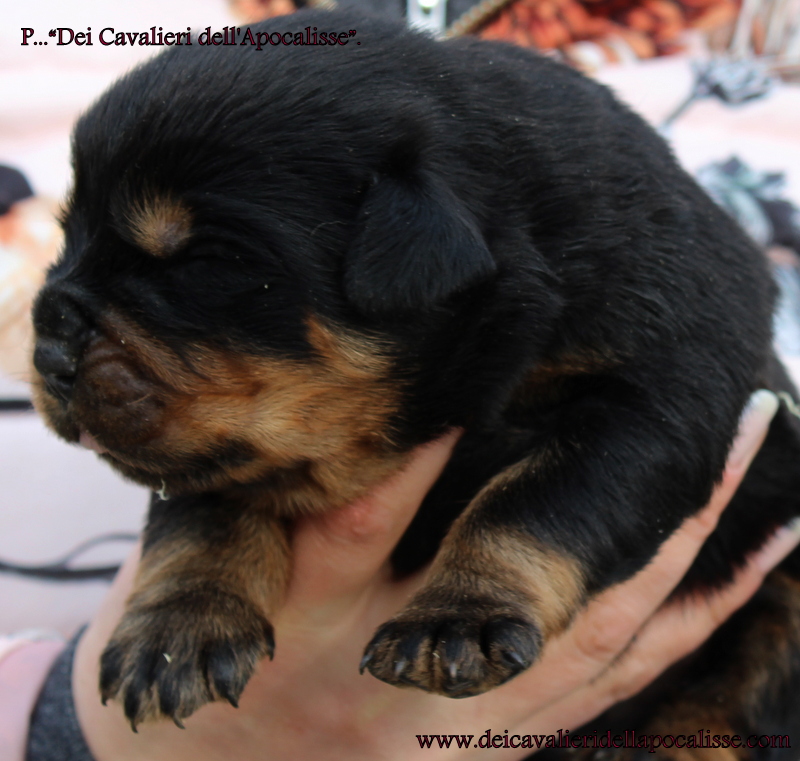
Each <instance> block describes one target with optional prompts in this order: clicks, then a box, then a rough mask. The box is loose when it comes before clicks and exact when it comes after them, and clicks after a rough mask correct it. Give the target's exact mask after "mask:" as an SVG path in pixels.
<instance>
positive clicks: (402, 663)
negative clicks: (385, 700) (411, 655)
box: [394, 658, 408, 677]
mask: <svg viewBox="0 0 800 761" xmlns="http://www.w3.org/2000/svg"><path fill="white" fill-rule="evenodd" d="M406 666H408V661H407V660H406V659H405V658H400V660H398V661H396V662H395V664H394V675H395V676H396V677H399V676H400V674H402V673H403V669H405V667H406Z"/></svg>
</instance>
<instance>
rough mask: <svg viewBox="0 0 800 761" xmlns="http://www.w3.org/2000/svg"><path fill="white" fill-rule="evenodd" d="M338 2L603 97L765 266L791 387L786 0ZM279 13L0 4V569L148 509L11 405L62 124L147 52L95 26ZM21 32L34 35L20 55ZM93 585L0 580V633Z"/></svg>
mask: <svg viewBox="0 0 800 761" xmlns="http://www.w3.org/2000/svg"><path fill="white" fill-rule="evenodd" d="M345 2H346V4H348V5H360V6H361V7H369V8H371V9H372V10H374V11H377V12H381V13H386V14H389V15H394V16H397V17H401V16H403V15H407V16H408V17H409V18H414V19H415V20H416V21H417V23H420V24H421V25H423V26H427V27H428V28H430V29H432V30H433V31H434V32H435V33H437V34H441V35H443V36H454V35H459V34H475V35H478V36H482V37H485V38H489V39H501V40H506V41H509V42H512V43H514V44H518V45H523V46H526V47H531V48H536V49H538V50H540V51H542V52H544V53H545V54H547V55H551V56H554V57H557V58H560V59H561V60H563V61H565V62H566V63H567V64H568V65H572V66H575V67H577V68H580V69H582V70H584V71H586V72H587V73H588V74H590V75H591V76H593V77H595V78H597V79H598V80H599V81H601V82H603V83H605V84H607V85H608V86H610V87H611V88H612V89H614V90H615V92H616V93H617V94H618V96H619V97H620V98H622V99H623V100H625V101H626V102H627V103H629V104H630V105H631V107H633V108H634V109H635V110H637V111H638V112H639V113H641V114H642V115H643V116H644V117H645V118H646V119H647V120H648V121H650V122H651V123H652V124H653V125H654V126H656V127H658V128H660V129H661V130H662V133H663V134H664V135H665V137H666V138H667V139H668V140H669V141H670V143H671V144H672V146H673V149H674V151H675V153H676V155H677V157H678V159H679V160H680V162H681V163H682V164H683V165H684V166H685V167H686V169H687V170H689V171H690V172H692V173H693V174H695V176H696V177H697V178H698V179H699V180H700V181H701V182H702V183H703V184H704V186H705V187H706V188H707V189H708V191H709V193H710V194H711V195H712V197H713V198H714V199H715V200H716V201H717V202H718V203H720V204H721V205H722V206H723V207H725V208H726V209H727V210H728V211H729V213H730V214H731V215H732V216H734V217H735V218H736V219H737V220H738V221H739V223H740V224H741V225H742V226H743V227H744V228H745V229H746V230H747V231H748V233H750V235H751V236H752V237H753V239H754V240H755V241H756V242H757V243H758V244H759V245H760V246H761V247H762V248H763V249H764V251H765V253H766V254H767V255H768V256H769V257H770V258H771V260H772V262H773V266H774V268H775V272H776V276H777V278H778V281H779V283H780V284H781V288H782V293H783V298H782V302H781V305H780V309H779V313H778V316H777V318H776V341H777V343H778V347H779V350H780V351H781V353H782V355H783V356H784V357H785V358H786V360H787V363H788V364H789V365H790V366H791V367H792V368H793V370H794V371H795V373H796V377H800V275H798V272H800V269H798V254H800V212H798V206H800V0H743V1H740V0H483V1H482V2H480V0H477V1H476V0H447V2H446V5H445V0H339V3H340V4H344V3H345ZM315 4H316V5H319V6H321V7H327V6H330V5H332V4H334V0H315ZM294 9H295V4H294V3H293V2H292V0H263V1H262V0H230V2H229V1H227V0H138V1H137V2H136V3H124V4H122V3H113V4H112V3H108V2H100V1H99V0H59V1H58V2H55V0H37V2H36V3H23V2H18V1H16V2H11V1H10V0H1V1H0V10H2V13H0V19H2V26H0V561H3V562H5V563H9V564H14V565H28V566H42V565H46V564H49V563H52V561H55V560H57V559H59V558H61V557H62V556H64V555H66V554H67V553H68V552H69V551H70V550H72V549H74V548H75V547H77V546H78V545H80V544H81V542H83V541H85V540H87V539H90V538H92V537H98V536H104V535H107V534H109V533H123V534H127V535H130V536H132V535H135V534H136V533H138V531H139V530H140V528H141V525H142V522H143V517H144V512H145V509H146V506H147V499H148V495H147V493H146V491H145V490H143V489H141V488H140V487H137V486H135V485H132V484H129V483H125V482H124V481H122V480H121V478H120V477H118V476H117V475H116V474H115V473H113V472H112V471H111V470H110V468H108V467H107V466H106V465H105V464H104V463H102V462H100V461H99V460H97V458H96V455H95V454H94V453H92V452H90V451H86V450H81V449H78V448H77V447H71V446H68V445H66V444H64V443H63V442H61V441H59V440H57V439H56V438H55V437H54V436H53V435H52V434H50V433H49V432H48V431H47V430H46V429H45V428H44V426H43V425H42V423H41V421H40V420H39V418H38V417H37V415H36V414H35V413H34V412H33V411H31V410H30V409H29V403H28V402H29V398H30V393H29V388H28V383H27V378H28V370H27V366H28V354H29V341H30V328H29V318H28V312H29V309H30V305H31V301H32V299H33V297H34V295H35V293H36V291H37V289H38V287H39V285H40V284H41V282H42V280H43V277H44V271H45V269H46V267H47V266H48V264H49V263H50V262H52V261H53V259H54V258H55V257H56V255H57V252H58V248H59V238H60V233H59V230H58V225H57V223H56V221H55V214H56V213H57V210H58V206H59V203H60V202H61V200H62V199H63V197H64V194H65V192H66V190H67V188H68V186H69V179H70V168H69V134H70V129H71V126H72V124H73V122H74V120H75V118H76V117H77V116H78V115H79V114H80V113H81V111H82V110H83V109H85V108H86V107H87V106H88V105H89V104H90V103H91V102H92V101H93V100H94V99H95V98H96V97H97V96H98V95H99V94H100V93H101V92H102V91H103V90H104V89H105V88H106V87H107V86H108V85H109V84H110V83H111V82H113V81H114V80H115V79H116V78H117V77H118V76H119V75H120V74H122V73H123V72H125V71H126V70H127V69H129V68H130V67H132V66H134V65H135V64H136V63H137V62H139V61H141V60H143V59H145V58H147V57H149V56H150V55H153V54H154V53H157V52H158V50H159V49H160V48H157V47H155V48H153V47H138V46H136V47H131V46H124V47H122V46H101V45H99V44H98V43H97V34H98V33H99V31H100V30H101V29H103V28H105V27H114V29H115V30H116V31H125V32H133V31H138V32H146V31H148V30H149V29H150V27H152V26H155V27H163V30H164V31H165V32H166V31H185V30H186V28H187V27H190V28H192V29H194V30H201V29H205V27H207V26H210V27H211V28H212V30H215V29H221V28H222V27H224V26H226V25H229V24H239V25H241V24H246V23H249V22H253V21H256V20H260V19H262V18H266V17H269V16H275V15H282V14H285V13H290V12H292V11H293V10H294ZM23 28H31V29H34V30H35V33H34V36H32V37H31V38H30V39H29V40H28V42H29V44H28V45H26V46H23V45H22V44H21V43H22V41H23V32H22V29H23ZM57 28H64V29H72V30H73V31H74V32H75V33H78V32H87V30H89V28H91V30H92V31H93V34H94V37H93V39H94V42H95V44H94V45H92V46H88V45H84V46H79V45H77V44H75V43H73V44H70V45H61V46H59V45H57V44H56V42H58V39H57V38H51V37H49V36H48V34H47V33H48V31H49V30H50V29H57ZM68 38H69V34H68V33H67V34H66V36H65V39H68ZM45 41H46V42H48V44H47V45H35V44H33V43H34V42H45ZM263 54H264V55H268V54H269V50H268V49H267V50H266V51H264V52H263ZM130 546H131V545H130V541H129V540H128V539H125V540H123V541H116V542H108V543H104V544H103V545H102V546H99V547H94V548H92V549H90V550H88V551H87V552H85V553H84V554H83V555H81V557H80V558H76V559H75V560H74V561H71V562H72V565H74V566H76V567H79V566H81V565H91V566H95V565H107V564H109V563H115V562H118V561H119V560H120V559H121V558H122V557H124V554H125V553H126V552H127V551H128V549H129V548H130ZM105 588H106V582H104V581H80V582H78V581H70V582H55V581H47V580H40V579H32V578H26V577H23V576H20V575H18V574H16V573H11V572H3V571H0V632H11V631H18V630H23V629H33V628H39V629H41V628H45V629H53V630H56V631H58V632H60V633H62V634H64V635H69V634H71V633H72V632H73V631H74V630H75V628H77V627H78V626H79V625H81V624H82V623H84V622H85V621H86V620H87V619H88V618H89V617H90V616H91V614H92V611H93V610H94V608H95V607H96V606H97V604H98V603H99V600H100V599H101V597H102V595H103V594H104V591H105Z"/></svg>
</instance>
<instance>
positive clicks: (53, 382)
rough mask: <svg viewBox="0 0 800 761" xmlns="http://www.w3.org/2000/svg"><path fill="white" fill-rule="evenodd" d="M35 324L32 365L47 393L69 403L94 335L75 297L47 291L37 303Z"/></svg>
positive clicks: (34, 316) (42, 293) (50, 289)
mask: <svg viewBox="0 0 800 761" xmlns="http://www.w3.org/2000/svg"><path fill="white" fill-rule="evenodd" d="M33 324H34V327H35V328H36V335H37V338H36V347H35V349H34V352H33V365H34V367H35V368H36V370H37V371H38V372H39V374H40V375H41V376H42V380H43V381H44V384H45V386H46V388H47V390H48V391H49V392H50V393H51V394H52V395H53V396H55V397H56V398H57V399H59V400H61V401H62V402H69V400H70V399H71V398H72V394H73V391H74V387H75V376H76V374H77V371H78V362H79V360H80V356H81V354H82V352H83V350H84V348H85V346H86V344H87V343H88V341H89V339H90V337H91V335H92V328H91V323H90V321H89V319H88V318H87V316H86V314H85V312H84V310H83V309H82V308H81V307H80V306H79V305H78V304H77V302H76V301H75V299H74V298H73V297H72V296H70V295H69V294H67V293H65V292H64V291H62V290H59V289H58V288H52V287H48V288H45V289H44V290H43V291H42V292H41V294H40V296H39V298H38V299H37V302H36V306H35V307H34V312H33Z"/></svg>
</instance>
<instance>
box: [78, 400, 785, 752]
mask: <svg viewBox="0 0 800 761" xmlns="http://www.w3.org/2000/svg"><path fill="white" fill-rule="evenodd" d="M776 408H777V400H776V399H775V397H774V396H773V395H771V394H761V395H759V396H757V397H756V404H755V406H754V408H752V409H750V410H749V413H748V414H747V415H746V416H745V417H744V419H743V422H742V426H741V430H740V435H739V437H738V439H737V442H736V445H735V447H734V450H733V452H732V454H731V457H730V458H729V464H728V468H727V470H726V473H725V476H724V479H723V481H722V483H721V484H720V485H719V487H718V488H717V489H716V490H715V492H714V496H713V498H712V500H711V503H710V504H709V506H708V507H706V508H705V509H704V510H703V511H702V512H701V513H700V514H698V515H697V516H696V517H694V518H692V519H690V520H688V521H686V522H685V523H684V525H683V526H682V527H681V529H680V530H679V531H678V532H677V533H676V534H675V535H674V536H673V537H671V538H670V539H668V540H667V541H666V542H665V543H664V545H663V546H662V549H661V551H660V552H659V554H658V556H657V557H656V558H655V559H654V560H653V562H652V563H651V564H650V565H649V566H648V567H647V568H645V569H644V570H643V571H642V572H640V573H639V574H637V576H636V577H634V578H633V579H631V580H630V581H628V582H626V583H624V584H621V585H618V586H617V587H614V588H612V589H610V590H607V591H606V592H605V593H603V594H602V595H600V596H599V597H598V598H596V599H595V600H593V601H592V602H591V603H590V604H589V606H588V607H587V609H586V610H585V611H584V612H583V613H581V614H580V615H579V616H578V617H577V618H576V620H575V621H574V623H573V625H572V626H571V628H570V629H569V630H568V631H567V632H565V633H564V635H562V636H561V637H559V638H557V639H555V640H553V641H552V642H550V643H548V645H547V646H546V647H545V649H544V652H543V654H542V657H541V658H540V660H539V661H538V662H537V663H536V664H535V665H534V666H533V667H532V668H531V669H529V670H528V671H527V672H525V673H524V674H522V675H520V676H519V677H517V678H516V679H514V680H513V681H511V682H509V683H508V684H505V685H503V686H501V687H499V688H497V689H495V690H493V691H491V692H489V693H487V694H485V695H480V696H478V697H474V698H469V699H466V700H451V699H449V698H443V697H440V696H436V695H429V694H427V693H423V692H420V691H418V690H400V689H397V688H395V687H390V686H388V685H385V684H383V683H381V682H378V681H377V680H375V679H373V678H372V677H370V676H359V675H358V672H357V667H358V663H359V660H360V658H361V653H362V651H363V648H364V646H365V644H366V643H367V642H368V641H369V639H370V637H371V636H372V634H373V632H374V630H375V629H376V628H377V626H378V625H379V624H381V623H382V622H383V621H385V620H386V619H388V618H390V617H391V616H392V615H393V614H394V613H395V612H396V611H397V610H398V609H400V608H401V607H402V606H403V604H404V603H405V602H406V601H407V600H408V599H409V597H410V596H411V595H412V594H413V592H414V591H416V590H417V589H418V588H419V587H420V586H421V584H422V581H423V580H424V572H421V573H419V574H416V575H415V576H413V577H411V578H409V579H405V580H403V581H400V582H398V581H394V580H393V579H392V576H391V572H390V568H389V565H388V557H389V554H390V553H391V550H392V548H393V547H394V546H395V544H396V543H397V541H398V540H399V538H400V536H401V535H402V533H403V531H404V530H405V527H406V526H407V525H408V522H409V521H410V520H411V518H412V517H413V515H414V512H415V511H416V509H417V508H418V506H419V503H420V502H421V500H422V498H423V497H424V495H425V494H426V492H427V491H428V489H429V488H430V486H431V485H432V484H433V483H434V481H435V480H436V478H437V477H438V475H439V473H440V472H441V470H442V468H443V467H444V465H445V463H446V462H447V459H448V457H449V456H450V452H451V451H452V447H453V445H454V444H455V441H456V439H457V435H456V434H450V435H448V436H446V437H444V438H443V439H441V440H439V441H437V442H435V443H433V444H431V445H428V446H426V447H423V448H421V449H420V450H419V451H418V452H417V454H416V456H415V457H414V458H413V460H412V461H411V462H410V464H409V466H408V467H407V468H406V470H405V471H404V472H403V473H401V474H399V475H398V476H396V477H395V478H393V479H392V480H390V481H389V482H387V483H385V484H383V485H382V486H380V487H379V488H378V489H376V490H375V491H374V492H373V493H372V494H371V495H368V496H367V497H365V498H363V499H361V500H359V501H358V502H356V503H354V504H353V505H350V506H347V507H345V508H342V509H340V510H337V511H333V512H331V513H329V514H327V515H324V516H321V517H317V518H313V519H306V520H304V521H303V522H302V523H300V524H298V525H297V526H296V530H295V534H294V539H293V553H294V566H293V576H292V581H291V584H290V588H289V590H288V594H287V599H286V603H285V605H284V607H283V608H282V609H281V610H280V611H279V612H278V613H277V614H276V615H274V616H273V617H272V621H273V623H274V625H275V631H276V641H277V650H276V658H275V660H274V662H263V663H262V664H260V666H259V668H258V670H257V672H256V674H255V675H254V677H253V678H252V680H251V682H250V683H249V684H248V686H247V688H246V689H245V692H244V693H243V695H242V697H241V700H240V708H239V709H234V708H233V707H232V706H230V705H227V704H222V703H214V704H211V705H208V706H205V707H203V708H202V709H200V710H199V711H197V713H196V714H194V715H193V716H192V717H191V718H190V719H189V720H187V722H186V727H187V728H186V730H185V731H181V730H179V729H177V728H176V727H175V726H174V725H172V724H169V723H166V722H165V723H157V724H147V725H142V726H141V727H140V728H139V733H138V734H133V733H132V732H131V731H130V727H129V724H128V722H127V720H126V719H125V718H124V716H123V714H122V710H121V708H120V706H118V705H115V704H109V706H108V707H105V708H104V707H102V706H101V704H100V701H99V695H98V691H97V683H98V677H97V671H98V661H99V657H100V653H101V652H102V650H103V647H104V646H105V643H106V642H107V640H108V638H109V636H110V634H111V632H112V631H113V629H114V626H115V625H116V622H117V620H118V619H119V617H120V616H121V614H122V610H123V608H124V603H125V599H126V597H127V595H128V592H129V589H130V585H131V581H132V578H133V574H134V572H135V566H136V559H137V554H135V555H134V556H132V557H131V558H130V559H129V562H128V563H126V565H125V567H124V568H123V570H122V572H121V573H120V575H119V577H118V579H117V581H116V582H115V584H114V586H113V588H112V590H111V592H110V593H109V596H108V597H107V599H106V600H105V602H104V605H103V606H102V608H101V610H100V611H99V613H98V615H97V617H96V618H95V620H94V622H93V623H92V625H91V626H90V628H89V629H88V630H87V632H86V633H85V634H84V636H83V638H82V641H81V643H80V645H79V648H78V652H77V654H76V660H75V670H74V675H73V685H74V692H75V698H76V706H77V711H78V716H79V719H80V722H81V725H82V727H83V730H84V733H85V735H86V739H87V742H88V743H89V746H90V748H91V750H92V752H93V753H94V755H95V758H96V759H97V761H110V759H114V761H133V759H136V760H137V761H145V760H146V761H159V760H160V759H165V760H166V759H169V761H181V760H182V759H191V760H192V761H217V760H220V761H221V760H222V759H224V760H225V761H229V759H231V758H236V759H237V761H239V760H241V761H250V759H253V761H255V760H256V759H258V760H259V761H262V760H265V759H269V760H270V761H272V760H273V759H311V758H313V759H315V761H317V760H324V759H336V760H337V761H339V760H340V759H343V758H346V759H348V761H359V759H364V760H367V759H368V760H369V761H375V760H376V759H395V758H396V759H403V760H404V761H405V760H406V759H411V758H413V757H415V755H416V754H419V755H420V756H423V757H426V754H428V756H429V755H430V753H431V752H432V751H431V750H429V749H422V748H421V747H420V743H419V741H418V739H417V735H422V734H440V735H441V734H446V735H473V736H474V738H473V740H472V742H471V743H470V747H468V748H456V747H451V748H450V749H441V750H439V749H438V747H437V749H436V751H433V752H435V753H437V758H444V757H447V758H450V757H452V758H465V759H468V758H472V757H478V756H479V755H480V754H482V753H483V752H484V751H482V750H480V749H477V748H475V747H472V746H474V745H475V744H476V742H477V739H478V737H479V736H480V735H481V734H483V733H484V732H485V731H486V729H487V728H492V732H493V733H495V731H497V732H498V733H502V732H503V730H505V729H508V730H509V733H510V734H515V733H516V734H551V733H553V732H555V731H557V730H558V729H560V728H565V729H566V728H571V727H574V726H577V725H579V724H582V723H584V722H586V721H588V720H590V719H592V718H593V717H595V716H597V715H598V714H599V713H601V712H602V711H603V710H604V709H605V708H607V707H608V706H610V705H612V704H614V703H615V702H618V701H619V700H622V699H624V698H626V697H629V696H630V695H633V694H635V693H636V692H638V691H639V690H640V689H641V688H642V687H643V686H644V685H646V684H648V683H649V682H650V681H651V680H652V679H654V678H655V677H656V676H657V675H658V674H659V673H660V672H661V671H662V670H664V669H665V668H666V667H667V666H669V665H670V664H671V663H673V662H674V661H676V660H678V659H679V658H680V657H682V656H683V655H685V654H687V653H689V652H691V651H692V650H693V649H695V648H696V647H697V646H698V645H699V644H700V643H701V642H703V641H704V640H705V638H706V637H708V635H709V634H710V633H711V632H712V631H713V630H714V629H715V628H716V627H717V626H718V625H719V624H720V623H721V622H722V621H723V620H724V619H725V618H727V616H729V615H730V614H731V613H732V612H733V611H734V610H735V609H736V608H737V607H739V606H740V605H741V604H742V603H744V602H745V601H746V600H747V599H748V598H749V597H750V595H751V594H752V593H753V592H754V591H755V590H756V589H757V588H758V586H759V585H760V583H761V581H762V580H763V577H764V576H765V575H766V573H767V572H768V571H769V570H770V569H771V568H772V567H773V566H774V565H776V564H777V563H778V562H779V561H780V559H782V557H784V556H785V555H786V554H788V552H790V551H791V549H793V548H794V546H795V545H796V544H797V542H798V540H800V535H797V534H795V533H793V532H791V531H784V532H780V533H779V534H778V535H777V536H776V537H775V538H774V539H773V540H772V541H771V542H770V543H769V544H768V545H767V547H765V548H764V549H763V550H762V551H761V552H759V553H758V555H757V556H755V557H754V558H752V559H751V561H750V563H749V564H748V565H747V567H746V568H745V569H743V570H742V571H741V572H740V573H739V574H738V577H737V580H736V582H735V583H734V584H733V585H731V586H730V587H729V588H727V589H726V590H724V591H723V592H721V593H720V594H718V595H716V596H714V597H712V598H710V599H704V600H695V601H691V602H688V601H687V602H684V603H681V604H680V605H677V604H669V605H666V606H665V605H663V602H664V600H665V599H666V598H667V596H668V595H669V593H670V592H671V590H672V588H673V587H674V586H675V585H676V584H677V583H678V582H679V581H680V579H681V578H682V576H683V574H684V573H685V571H686V569H687V568H688V567H689V566H690V565H691V563H692V560H693V559H694V557H695V555H696V554H697V552H698V550H699V548H700V547H701V546H702V543H703V541H704V540H705V538H706V537H707V536H708V535H709V534H710V533H711V531H712V530H713V528H714V526H715V525H716V522H717V519H718V518H719V515H720V514H721V512H722V510H723V509H724V506H725V505H726V504H727V502H728V500H729V499H730V497H731V495H732V494H733V492H734V491H735V489H736V487H737V485H738V484H739V482H740V481H741V479H742V477H743V475H744V473H745V471H746V469H747V466H748V465H749V463H750V461H751V459H752V457H753V456H754V454H755V452H756V451H757V449H758V447H759V446H760V444H761V442H762V441H763V438H764V436H765V435H766V430H767V427H768V424H769V420H770V419H771V418H772V416H773V415H774V413H775V410H776ZM678 622H679V623H678ZM634 637H635V641H634V642H633V644H630V643H631V641H632V640H633V639H634ZM626 648H627V650H626ZM623 651H625V653H624V656H623V657H621V658H620V657H619V656H620V653H622V652H623ZM492 752H493V754H496V753H498V752H502V753H504V754H505V756H504V757H505V758H509V759H510V758H523V757H524V756H525V755H526V754H527V753H529V751H527V750H516V751H514V750H502V751H501V750H499V749H495V750H493V751H492Z"/></svg>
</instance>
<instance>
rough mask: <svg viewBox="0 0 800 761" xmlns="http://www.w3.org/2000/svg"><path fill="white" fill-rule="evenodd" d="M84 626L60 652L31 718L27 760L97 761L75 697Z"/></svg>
mask: <svg viewBox="0 0 800 761" xmlns="http://www.w3.org/2000/svg"><path fill="white" fill-rule="evenodd" d="M81 634H83V629H81V630H80V631H79V632H78V633H77V634H76V635H75V636H74V637H73V638H72V639H71V640H70V641H69V643H67V646H66V647H65V648H64V650H63V651H62V652H61V654H60V655H59V656H58V658H57V659H56V662H55V663H54V664H53V667H52V669H50V673H49V674H48V676H47V680H46V681H45V683H44V687H43V688H42V692H41V694H40V695H39V699H38V700H37V701H36V707H35V708H34V710H33V716H32V717H31V728H30V733H29V734H28V748H27V750H26V753H25V761H94V757H93V756H92V754H91V753H90V752H89V746H88V745H86V740H84V739H83V733H82V732H81V728H80V725H79V724H78V717H77V715H76V713H75V701H74V700H73V698H72V659H73V656H74V655H75V647H76V645H77V644H78V640H79V639H80V636H81Z"/></svg>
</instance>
